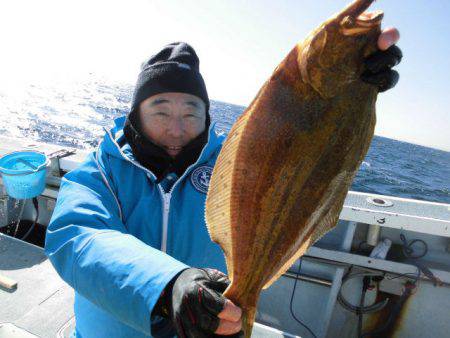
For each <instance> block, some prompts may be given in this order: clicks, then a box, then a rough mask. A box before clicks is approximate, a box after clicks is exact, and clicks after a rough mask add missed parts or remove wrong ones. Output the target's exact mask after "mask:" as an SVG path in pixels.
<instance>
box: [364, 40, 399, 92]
mask: <svg viewBox="0 0 450 338" xmlns="http://www.w3.org/2000/svg"><path fill="white" fill-rule="evenodd" d="M402 57H403V55H402V51H401V50H400V48H398V47H397V46H396V45H393V46H391V47H389V48H388V49H386V50H378V51H376V52H375V53H373V54H371V55H369V56H368V57H367V58H366V59H365V60H364V63H365V66H366V70H365V71H364V72H363V73H362V75H361V80H363V81H364V82H367V83H369V84H373V85H375V86H377V87H378V91H379V92H384V91H386V90H388V89H391V88H393V87H394V86H395V85H396V84H397V82H398V79H399V74H398V72H396V71H395V70H392V69H391V68H392V67H394V66H396V65H398V64H399V63H400V61H401V60H402Z"/></svg>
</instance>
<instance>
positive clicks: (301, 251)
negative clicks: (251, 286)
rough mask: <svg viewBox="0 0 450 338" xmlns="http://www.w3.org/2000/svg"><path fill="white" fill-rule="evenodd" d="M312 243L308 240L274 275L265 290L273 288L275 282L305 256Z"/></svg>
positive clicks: (264, 287)
mask: <svg viewBox="0 0 450 338" xmlns="http://www.w3.org/2000/svg"><path fill="white" fill-rule="evenodd" d="M310 243H311V239H308V240H307V241H305V242H304V243H303V244H302V245H301V246H300V248H299V249H298V250H297V252H296V253H295V254H294V255H293V256H292V257H291V258H290V259H289V260H288V261H287V262H286V263H284V264H283V266H282V267H281V268H280V269H279V270H278V272H277V273H276V274H275V275H273V277H272V278H270V280H269V281H268V282H267V283H266V284H265V285H264V286H263V290H265V289H267V288H268V287H269V286H271V285H272V284H273V283H275V281H276V280H277V279H278V278H280V277H281V275H282V274H283V273H285V272H286V271H287V270H288V269H289V268H290V267H291V266H292V264H294V262H295V261H296V260H297V259H299V258H300V256H303V254H304V253H305V252H306V250H307V249H308V248H309V246H310V245H309V244H310Z"/></svg>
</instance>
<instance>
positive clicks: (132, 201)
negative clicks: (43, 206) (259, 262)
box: [45, 117, 226, 338]
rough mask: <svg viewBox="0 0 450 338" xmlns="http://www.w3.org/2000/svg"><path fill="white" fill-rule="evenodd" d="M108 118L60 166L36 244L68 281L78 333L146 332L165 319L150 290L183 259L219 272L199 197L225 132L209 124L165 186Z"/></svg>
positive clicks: (154, 331)
mask: <svg viewBox="0 0 450 338" xmlns="http://www.w3.org/2000/svg"><path fill="white" fill-rule="evenodd" d="M124 122H125V117H121V118H118V119H116V120H115V127H114V128H112V129H111V131H107V133H106V135H105V137H104V140H103V141H102V142H101V144H100V145H99V147H98V148H97V150H96V151H94V152H93V153H91V154H90V155H89V156H88V157H87V159H86V160H85V161H84V163H82V164H81V166H80V167H78V168H77V169H75V170H73V171H71V172H70V173H68V174H66V175H65V176H64V178H63V179H62V182H61V188H60V192H59V195H58V200H57V203H56V206H55V210H54V213H53V216H52V219H51V221H50V224H49V226H48V229H47V237H46V242H45V253H46V254H47V256H48V257H49V259H50V261H51V262H52V264H53V266H54V267H55V269H56V271H57V272H58V273H59V275H60V276H61V277H62V278H63V279H64V281H66V282H67V283H68V284H69V285H70V286H72V287H73V288H74V289H75V305H74V309H75V318H76V335H77V337H83V338H90V337H108V338H114V337H118V338H119V337H120V338H126V337H133V338H134V337H149V336H158V335H162V334H163V331H164V330H162V329H158V328H160V327H164V326H166V328H167V326H168V325H164V322H166V323H165V324H167V321H166V320H163V319H162V318H160V317H156V316H154V317H152V318H151V316H150V314H151V312H152V309H153V307H154V305H155V304H156V302H157V300H158V298H159V295H160V294H161V292H162V290H163V289H164V287H165V286H166V285H167V283H168V282H169V281H170V280H171V279H172V277H174V276H175V275H176V274H177V273H178V272H180V271H181V270H183V269H185V268H186V267H188V266H193V267H211V268H216V269H218V270H221V271H224V272H226V265H225V259H224V255H223V253H222V250H221V249H220V247H219V246H218V245H217V244H215V243H213V242H212V241H211V239H210V237H209V234H208V231H207V228H206V224H205V220H204V204H205V198H206V191H207V188H208V183H209V177H210V174H211V170H212V167H213V166H214V163H215V161H216V159H217V155H218V153H219V151H220V149H221V146H222V142H223V140H224V136H220V135H218V134H217V133H216V131H215V128H214V126H213V125H211V127H210V129H209V138H208V143H207V145H206V146H205V147H204V149H203V151H202V153H201V155H200V157H199V159H198V160H197V162H196V163H195V164H193V165H191V166H190V167H189V168H188V169H187V170H186V172H185V173H184V174H183V176H182V177H180V179H179V180H178V181H177V182H176V183H175V184H174V185H173V187H172V188H171V190H170V192H169V193H165V192H164V190H163V189H162V188H161V186H160V185H158V184H156V183H155V181H156V178H155V176H154V175H153V173H151V172H150V171H149V170H147V169H146V168H144V167H142V166H141V165H139V163H137V162H136V161H135V160H134V158H133V155H132V152H131V149H130V146H129V145H128V143H126V141H125V138H124V136H123V130H122V128H123V124H124Z"/></svg>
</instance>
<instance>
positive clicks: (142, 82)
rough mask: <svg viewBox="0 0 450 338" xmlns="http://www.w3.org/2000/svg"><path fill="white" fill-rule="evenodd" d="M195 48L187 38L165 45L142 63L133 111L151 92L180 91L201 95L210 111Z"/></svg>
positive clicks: (133, 101) (152, 93)
mask: <svg viewBox="0 0 450 338" xmlns="http://www.w3.org/2000/svg"><path fill="white" fill-rule="evenodd" d="M199 63H200V61H199V59H198V56H197V54H196V53H195V50H194V49H193V48H192V47H191V46H190V45H188V44H187V43H185V42H174V43H171V44H169V45H167V46H165V47H164V48H163V49H162V50H161V51H160V52H159V53H157V54H155V55H153V56H151V57H150V59H148V60H147V61H146V62H144V63H143V64H142V69H141V73H140V74H139V77H138V80H137V83H136V87H135V90H134V94H133V100H132V104H131V112H132V111H134V110H136V109H137V108H138V107H139V104H140V103H141V102H142V101H144V100H145V99H148V98H149V97H150V96H153V95H156V94H161V93H167V92H178V93H186V94H191V95H195V96H197V97H199V98H200V99H202V100H203V102H204V103H205V105H206V112H207V114H208V112H209V98H208V93H207V91H206V86H205V82H204V81H203V77H202V75H201V74H200V71H199Z"/></svg>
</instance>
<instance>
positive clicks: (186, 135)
mask: <svg viewBox="0 0 450 338" xmlns="http://www.w3.org/2000/svg"><path fill="white" fill-rule="evenodd" d="M139 118H140V119H141V126H142V132H143V133H144V134H145V135H146V136H147V137H148V138H149V139H150V140H151V141H152V142H153V143H155V144H156V145H158V146H160V147H162V148H164V149H165V150H166V152H167V153H168V154H169V155H170V156H172V157H175V156H176V155H177V154H178V153H179V152H180V151H181V149H182V148H183V147H184V146H185V145H186V144H188V143H189V142H190V141H191V140H193V139H194V138H196V137H197V136H198V135H200V134H201V133H202V132H203V131H204V130H205V120H206V107H205V103H204V102H203V101H202V100H201V99H200V98H198V97H197V96H194V95H191V94H184V93H162V94H157V95H153V96H151V97H149V98H148V99H146V100H144V101H142V102H141V104H140V105H139Z"/></svg>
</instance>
